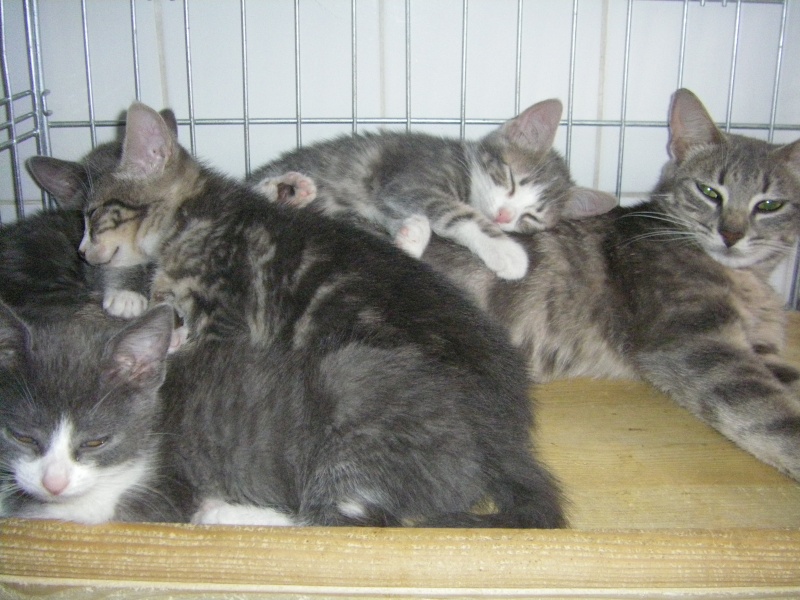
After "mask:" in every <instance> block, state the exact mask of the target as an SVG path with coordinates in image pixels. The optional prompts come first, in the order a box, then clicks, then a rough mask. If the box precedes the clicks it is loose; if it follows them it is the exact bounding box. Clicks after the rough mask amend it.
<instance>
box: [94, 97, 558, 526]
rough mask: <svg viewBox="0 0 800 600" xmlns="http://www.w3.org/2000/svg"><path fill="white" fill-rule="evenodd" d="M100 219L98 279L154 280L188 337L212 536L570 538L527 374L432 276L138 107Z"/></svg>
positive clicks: (501, 340)
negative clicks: (145, 265) (311, 529)
mask: <svg viewBox="0 0 800 600" xmlns="http://www.w3.org/2000/svg"><path fill="white" fill-rule="evenodd" d="M118 207H124V208H126V209H127V210H129V211H131V214H134V213H135V214H138V215H140V218H139V219H138V220H134V221H128V222H127V223H126V225H125V227H119V228H115V224H116V222H115V220H114V215H115V214H116V213H115V211H116V209H117V208H118ZM86 211H87V224H88V226H89V228H90V230H89V231H88V232H87V236H86V238H85V239H87V240H89V242H88V243H87V244H86V248H85V255H86V258H87V260H89V261H90V262H93V263H95V264H103V265H109V266H126V265H130V264H136V263H135V261H133V260H132V259H137V260H138V261H141V262H148V261H155V262H156V275H155V279H154V283H153V289H152V297H153V298H154V299H155V300H162V299H163V300H168V301H170V302H171V303H172V304H173V305H174V306H175V307H176V308H177V309H178V311H179V312H180V313H181V314H182V316H183V317H184V319H185V322H186V324H187V326H188V330H189V339H188V342H187V343H186V344H185V345H184V346H183V347H182V348H181V349H179V350H178V351H177V352H175V353H174V354H173V355H172V356H171V358H170V361H172V362H171V363H170V367H169V369H168V373H169V378H168V381H167V382H166V383H165V385H164V388H163V389H162V396H163V401H164V402H165V405H166V406H167V407H169V410H170V411H171V413H170V414H171V416H170V422H171V423H172V424H173V425H172V428H171V429H168V430H167V431H168V432H169V433H171V434H172V435H170V436H168V437H169V439H170V440H172V443H173V445H174V447H173V451H172V452H170V453H169V455H170V456H171V457H172V458H173V459H174V462H175V465H176V470H177V472H178V473H180V474H183V475H185V476H186V477H187V479H188V480H189V481H190V482H191V483H192V484H193V485H194V486H195V490H196V496H197V498H198V500H199V501H200V509H199V511H198V512H197V514H196V515H195V521H197V522H202V523H219V522H225V523H254V524H272V525H287V524H313V525H339V524H342V525H343V524H361V525H409V524H414V525H442V526H445V525H456V526H472V525H474V526H507V527H556V526H561V525H563V524H564V517H563V513H562V510H561V508H560V503H559V493H558V490H557V487H556V485H555V484H554V482H553V480H552V478H551V477H550V476H549V474H548V473H547V472H546V470H545V469H544V468H543V467H541V466H540V465H539V464H538V463H537V462H536V461H535V459H534V457H533V454H532V452H531V448H530V428H531V425H532V415H531V407H530V401H529V399H528V395H527V392H528V390H527V387H528V385H527V379H526V377H525V375H524V365H523V362H522V360H521V357H520V356H519V355H518V353H517V352H516V351H515V350H514V349H513V347H512V346H511V345H510V344H509V343H508V341H507V339H506V337H505V334H504V333H503V332H502V330H501V329H500V328H499V327H497V326H495V325H493V324H492V323H491V322H490V321H489V320H488V319H487V318H486V317H485V316H484V315H483V314H482V313H481V311H480V310H479V309H477V308H476V307H474V306H473V305H472V304H471V303H469V302H468V301H466V300H465V299H464V298H463V297H462V296H461V294H459V293H458V292H457V291H456V290H455V289H453V288H451V287H450V286H449V285H446V284H443V283H441V282H439V281H438V278H437V276H436V275H435V274H434V273H433V272H432V271H431V270H430V269H429V268H427V267H425V266H424V265H422V264H421V263H420V262H418V261H415V260H413V259H411V258H409V257H408V256H406V255H405V254H403V253H402V252H400V251H398V250H396V249H395V248H393V247H391V246H390V245H389V244H386V243H384V242H383V241H382V240H380V239H378V238H376V237H374V236H372V235H369V234H367V233H365V232H361V231H359V230H358V229H355V228H351V227H348V226H346V225H343V224H340V223H335V222H333V221H329V220H327V219H324V218H319V217H318V216H315V215H311V214H310V213H308V212H305V211H298V210H292V209H287V208H284V207H280V206H277V205H274V204H270V203H268V202H266V201H265V200H264V198H263V197H262V196H260V195H259V194H257V193H255V192H253V191H252V190H251V189H249V188H248V187H246V186H244V185H243V184H241V183H239V182H236V181H233V180H230V179H227V178H225V177H223V176H221V175H218V174H216V173H214V172H213V171H211V170H209V169H207V168H205V167H203V166H202V165H200V164H199V163H198V162H197V161H195V160H194V159H193V158H192V157H191V156H190V155H189V154H188V153H187V152H186V151H185V150H184V149H183V148H181V147H180V146H179V145H178V143H177V140H176V139H175V136H174V135H173V133H172V132H171V131H170V129H169V127H167V126H166V125H165V123H164V121H163V119H161V117H160V116H159V115H158V113H156V112H155V111H153V110H152V109H150V108H148V107H146V106H144V105H142V104H138V103H135V104H133V105H132V106H131V108H130V109H129V111H128V115H127V124H126V132H125V140H124V144H123V154H122V160H121V162H120V165H119V167H118V168H117V169H116V170H114V171H113V172H112V173H110V174H109V175H108V176H106V177H103V178H102V179H101V180H100V181H98V182H97V183H96V184H95V186H94V190H93V194H92V196H91V198H90V200H89V203H88V206H87V208H86ZM487 499H488V500H491V501H492V502H493V505H494V512H490V513H488V514H475V513H473V512H472V509H473V508H474V507H475V505H477V504H479V503H481V502H483V501H485V500H487Z"/></svg>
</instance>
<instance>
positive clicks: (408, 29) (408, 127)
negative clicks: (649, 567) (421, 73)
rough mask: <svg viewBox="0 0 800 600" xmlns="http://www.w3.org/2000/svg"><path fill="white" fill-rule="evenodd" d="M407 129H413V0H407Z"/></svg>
mask: <svg viewBox="0 0 800 600" xmlns="http://www.w3.org/2000/svg"><path fill="white" fill-rule="evenodd" d="M405 17H406V22H405V26H406V131H409V130H410V129H411V0H406V15H405Z"/></svg>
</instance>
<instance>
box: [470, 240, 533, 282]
mask: <svg viewBox="0 0 800 600" xmlns="http://www.w3.org/2000/svg"><path fill="white" fill-rule="evenodd" d="M478 256H480V258H481V259H482V260H483V262H484V263H486V266H487V267H489V268H490V269H491V270H492V271H494V272H495V273H496V274H497V276H498V277H500V278H501V279H522V278H523V277H525V273H527V272H528V253H527V252H525V249H524V248H523V247H522V246H520V245H519V244H518V243H517V242H515V241H514V240H511V239H509V238H493V239H492V240H491V243H490V244H487V245H486V246H485V247H484V248H483V249H481V251H480V252H479V253H478Z"/></svg>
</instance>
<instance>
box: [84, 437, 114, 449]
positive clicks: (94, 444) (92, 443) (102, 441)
mask: <svg viewBox="0 0 800 600" xmlns="http://www.w3.org/2000/svg"><path fill="white" fill-rule="evenodd" d="M109 437H110V436H105V437H101V438H97V439H94V440H88V441H86V442H83V443H82V444H81V448H83V449H84V450H96V449H97V448H101V447H103V446H105V445H106V442H108V440H109Z"/></svg>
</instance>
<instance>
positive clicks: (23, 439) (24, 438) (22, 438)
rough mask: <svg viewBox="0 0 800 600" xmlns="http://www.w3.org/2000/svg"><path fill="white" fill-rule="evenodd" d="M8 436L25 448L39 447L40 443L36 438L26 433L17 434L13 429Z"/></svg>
mask: <svg viewBox="0 0 800 600" xmlns="http://www.w3.org/2000/svg"><path fill="white" fill-rule="evenodd" d="M8 434H9V435H10V436H11V437H12V438H14V439H15V440H16V441H17V442H19V443H20V444H22V445H23V446H30V447H32V448H38V447H39V442H38V441H37V440H36V438H33V437H31V436H29V435H25V434H24V433H17V432H16V431H14V430H13V429H9V430H8Z"/></svg>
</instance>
